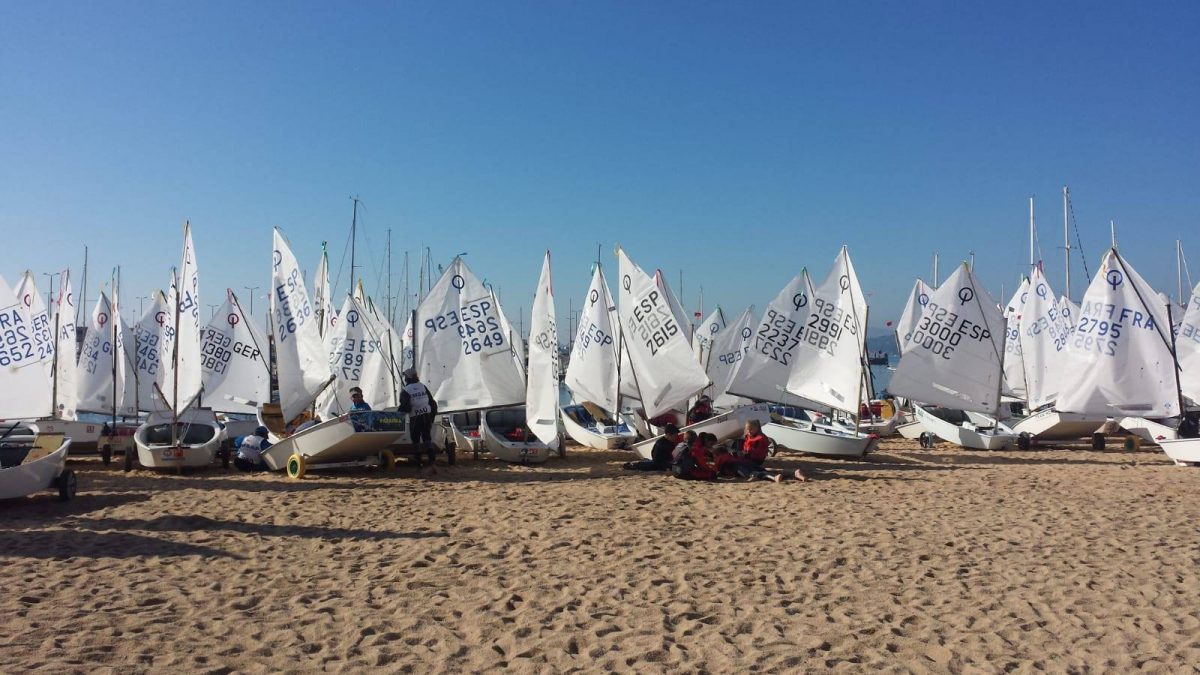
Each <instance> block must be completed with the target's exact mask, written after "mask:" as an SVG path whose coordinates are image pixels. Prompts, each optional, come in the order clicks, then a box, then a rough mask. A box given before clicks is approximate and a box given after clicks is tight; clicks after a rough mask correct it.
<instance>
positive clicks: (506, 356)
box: [414, 258, 525, 413]
mask: <svg viewBox="0 0 1200 675" xmlns="http://www.w3.org/2000/svg"><path fill="white" fill-rule="evenodd" d="M414 329H415V333H416V335H415V339H416V352H417V353H416V360H417V372H418V373H419V374H420V377H421V380H422V381H424V382H425V386H427V387H429V390H430V391H432V392H433V395H434V398H435V399H436V400H437V403H438V410H439V411H441V412H446V413H449V412H455V411H459V410H477V409H481V408H495V407H500V406H509V405H520V404H521V403H522V402H523V401H524V400H525V381H524V377H523V375H522V373H521V371H520V370H519V369H518V368H517V364H516V361H515V359H514V356H513V355H514V351H513V349H514V348H513V345H512V343H511V341H510V338H509V333H508V332H506V331H505V330H504V327H503V326H502V325H501V318H500V312H499V307H498V306H497V303H496V301H495V299H494V298H493V296H492V294H491V292H490V291H488V289H487V288H485V287H484V285H483V284H482V283H480V281H479V278H478V277H476V276H475V275H474V274H473V273H472V272H471V270H470V269H469V268H468V267H467V266H466V264H465V263H464V262H463V261H462V259H461V258H455V259H454V262H452V263H450V266H449V267H447V268H446V270H445V272H443V273H442V276H441V278H439V279H438V281H437V283H436V284H434V286H433V288H432V289H430V291H429V294H428V295H426V296H425V299H424V300H422V301H421V304H420V306H419V307H417V318H416V322H415V326H414Z"/></svg>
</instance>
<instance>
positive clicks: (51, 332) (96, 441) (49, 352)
mask: <svg viewBox="0 0 1200 675" xmlns="http://www.w3.org/2000/svg"><path fill="white" fill-rule="evenodd" d="M61 274H62V276H61V278H60V281H59V294H58V297H57V298H54V297H51V298H50V304H51V306H52V307H54V308H55V311H54V312H50V311H49V310H48V309H47V307H46V305H45V304H44V303H43V302H42V296H41V294H40V293H39V292H38V288H37V284H35V283H34V276H33V273H32V272H29V271H26V272H25V274H24V276H23V277H22V278H21V284H20V286H18V288H17V299H18V300H19V301H20V303H21V305H22V306H23V307H24V310H25V313H26V315H27V316H28V317H29V326H30V329H31V330H32V331H33V338H34V350H35V352H36V354H37V355H38V358H39V360H40V361H41V362H42V365H43V366H44V367H45V370H46V376H47V377H48V378H49V380H50V383H51V401H50V406H49V408H48V409H47V410H46V411H45V412H44V413H43V414H42V415H41V416H39V417H38V418H37V419H36V420H34V422H33V424H32V425H30V428H31V429H32V430H33V432H34V433H37V434H61V435H63V436H64V437H65V438H69V439H71V452H72V453H73V454H79V453H83V452H88V451H96V450H100V452H101V458H102V459H103V460H104V463H105V464H108V463H110V462H111V461H112V452H111V450H108V449H104V448H101V447H100V432H101V431H102V429H103V425H101V424H96V423H95V422H86V421H80V420H77V419H75V367H76V364H75V297H74V294H73V293H72V291H71V277H70V270H63V271H62V273H61ZM51 292H53V289H52V290H51ZM64 320H65V322H66V323H63V321H64ZM63 335H65V336H66V338H65V339H62V338H61V336H63ZM60 349H61V350H62V351H60Z"/></svg>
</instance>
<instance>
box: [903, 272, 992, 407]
mask: <svg viewBox="0 0 1200 675" xmlns="http://www.w3.org/2000/svg"><path fill="white" fill-rule="evenodd" d="M1003 326H1004V317H1003V316H1001V312H1000V308H999V307H998V306H997V305H996V302H995V301H994V300H993V299H992V296H990V295H988V292H987V289H985V288H984V287H983V286H982V285H981V284H979V282H978V281H976V279H975V275H974V274H972V273H971V269H970V267H968V266H967V264H966V263H963V264H961V265H959V267H958V269H957V270H955V271H954V274H951V275H950V278H948V279H946V281H945V282H944V283H943V284H942V285H941V286H939V287H938V289H937V290H936V291H934V292H933V295H932V296H930V299H929V304H927V305H926V306H925V308H924V310H922V312H921V317H920V319H918V321H917V325H916V326H915V327H914V328H913V331H912V334H911V335H909V338H908V343H909V345H908V349H907V350H906V351H905V352H904V356H902V357H901V358H900V363H899V364H898V365H897V366H896V372H895V373H893V374H892V380H891V382H890V383H889V384H888V391H889V392H892V393H894V394H897V395H900V396H907V397H908V398H911V399H912V400H914V401H919V402H921V403H929V404H934V405H941V406H946V407H949V408H955V409H958V410H970V411H974V412H987V413H995V412H996V410H997V409H998V408H999V404H1000V401H999V399H1000V382H1001V378H1002V377H1003V375H1002V367H1003V363H1002V362H1001V359H1002V354H1003V352H1002V349H1003V343H1002V338H1001V336H1000V331H1001V330H1003Z"/></svg>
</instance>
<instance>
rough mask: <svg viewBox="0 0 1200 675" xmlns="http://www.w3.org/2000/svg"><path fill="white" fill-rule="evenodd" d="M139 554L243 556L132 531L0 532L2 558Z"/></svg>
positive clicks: (58, 557) (108, 556) (161, 555)
mask: <svg viewBox="0 0 1200 675" xmlns="http://www.w3.org/2000/svg"><path fill="white" fill-rule="evenodd" d="M139 556H148V557H159V558H172V557H185V556H201V557H206V558H211V557H215V558H234V559H238V560H241V559H242V558H241V556H236V555H233V554H231V553H227V552H225V551H222V550H220V549H216V548H212V547H209V546H201V545H198V544H188V543H184V542H178V541H170V540H167V539H158V538H155V537H148V536H145V535H141V534H134V533H132V532H88V531H86V530H76V529H72V530H49V531H45V532H38V533H36V534H35V533H29V532H7V533H0V558H35V559H41V560H66V559H69V558H136V557H139Z"/></svg>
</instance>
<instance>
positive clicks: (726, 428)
mask: <svg viewBox="0 0 1200 675" xmlns="http://www.w3.org/2000/svg"><path fill="white" fill-rule="evenodd" d="M751 420H757V421H758V422H759V424H762V425H764V426H765V425H766V424H767V423H768V422H770V421H771V410H770V406H768V405H767V404H766V403H756V404H754V405H746V406H741V407H740V408H734V409H733V410H730V411H729V412H727V413H722V414H720V415H717V416H716V417H710V418H708V419H706V420H704V421H703V422H697V423H695V424H690V425H688V426H686V427H682V428H681V429H680V430H679V431H680V433H686V432H688V431H695V432H696V433H701V432H707V433H710V434H712V435H714V436H716V437H717V440H718V441H723V440H726V439H729V438H734V437H735V436H738V435H740V434H741V433H742V429H743V427H745V426H746V422H749V421H751ZM659 438H661V435H659V436H655V437H654V438H651V439H648V440H645V441H641V442H640V443H635V444H634V445H633V449H634V450H636V451H637V453H638V455H640V456H641V457H642V459H650V458H651V457H650V453H651V451H653V450H654V444H655V443H656V442H657V441H658V439H659Z"/></svg>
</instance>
